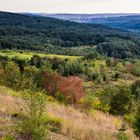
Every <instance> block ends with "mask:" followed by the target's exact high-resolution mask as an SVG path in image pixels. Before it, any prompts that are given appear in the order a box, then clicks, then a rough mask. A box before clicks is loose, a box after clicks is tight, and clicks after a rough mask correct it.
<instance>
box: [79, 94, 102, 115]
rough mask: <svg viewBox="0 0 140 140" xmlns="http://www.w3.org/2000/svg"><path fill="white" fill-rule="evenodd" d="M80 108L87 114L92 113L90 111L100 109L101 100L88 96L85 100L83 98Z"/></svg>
mask: <svg viewBox="0 0 140 140" xmlns="http://www.w3.org/2000/svg"><path fill="white" fill-rule="evenodd" d="M79 105H80V108H81V109H82V110H83V111H85V112H87V113H88V112H90V110H92V109H95V108H98V107H99V105H100V102H99V100H97V98H96V97H95V96H94V95H92V94H88V95H86V96H85V97H84V98H81V99H80V101H79Z"/></svg>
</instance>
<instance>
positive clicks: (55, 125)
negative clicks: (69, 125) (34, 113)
mask: <svg viewBox="0 0 140 140" xmlns="http://www.w3.org/2000/svg"><path fill="white" fill-rule="evenodd" d="M45 121H46V124H47V127H48V129H49V130H50V131H52V132H55V133H60V132H61V129H62V120H61V119H60V118H56V117H53V116H47V117H46V119H45Z"/></svg>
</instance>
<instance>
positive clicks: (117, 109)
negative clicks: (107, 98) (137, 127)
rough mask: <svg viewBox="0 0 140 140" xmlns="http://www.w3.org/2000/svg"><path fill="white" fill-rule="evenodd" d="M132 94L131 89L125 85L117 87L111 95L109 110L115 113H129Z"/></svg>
mask: <svg viewBox="0 0 140 140" xmlns="http://www.w3.org/2000/svg"><path fill="white" fill-rule="evenodd" d="M132 104H133V96H132V95H131V89H130V88H129V87H126V86H122V87H119V90H118V92H116V93H115V95H114V96H113V97H112V99H111V102H110V106H111V110H110V112H111V113H113V114H116V115H124V114H126V113H129V112H130V111H131V109H132Z"/></svg>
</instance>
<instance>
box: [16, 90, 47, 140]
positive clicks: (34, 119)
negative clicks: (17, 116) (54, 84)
mask: <svg viewBox="0 0 140 140" xmlns="http://www.w3.org/2000/svg"><path fill="white" fill-rule="evenodd" d="M22 95H23V96H22V98H23V100H24V102H23V104H21V106H20V107H21V108H22V110H24V111H25V115H26V116H25V118H23V119H21V120H20V121H19V122H18V131H19V132H20V134H21V135H25V136H27V137H28V138H29V139H32V140H43V139H44V138H45V136H46V134H47V127H46V126H45V119H44V114H45V107H46V95H45V94H44V93H42V92H33V91H30V90H29V91H25V92H24V93H23V94H22Z"/></svg>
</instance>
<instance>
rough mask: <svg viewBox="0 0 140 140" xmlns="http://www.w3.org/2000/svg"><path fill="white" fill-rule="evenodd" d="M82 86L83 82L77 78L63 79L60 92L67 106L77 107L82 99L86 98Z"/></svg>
mask: <svg viewBox="0 0 140 140" xmlns="http://www.w3.org/2000/svg"><path fill="white" fill-rule="evenodd" d="M82 84H83V80H82V79H80V78H79V77H76V76H70V77H66V78H63V81H62V82H61V84H60V86H59V90H60V92H61V93H62V94H63V95H64V98H65V102H66V103H67V104H73V105H74V106H75V105H76V104H77V102H78V101H79V100H80V98H82V97H84V96H85V92H84V89H83V85H82Z"/></svg>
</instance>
